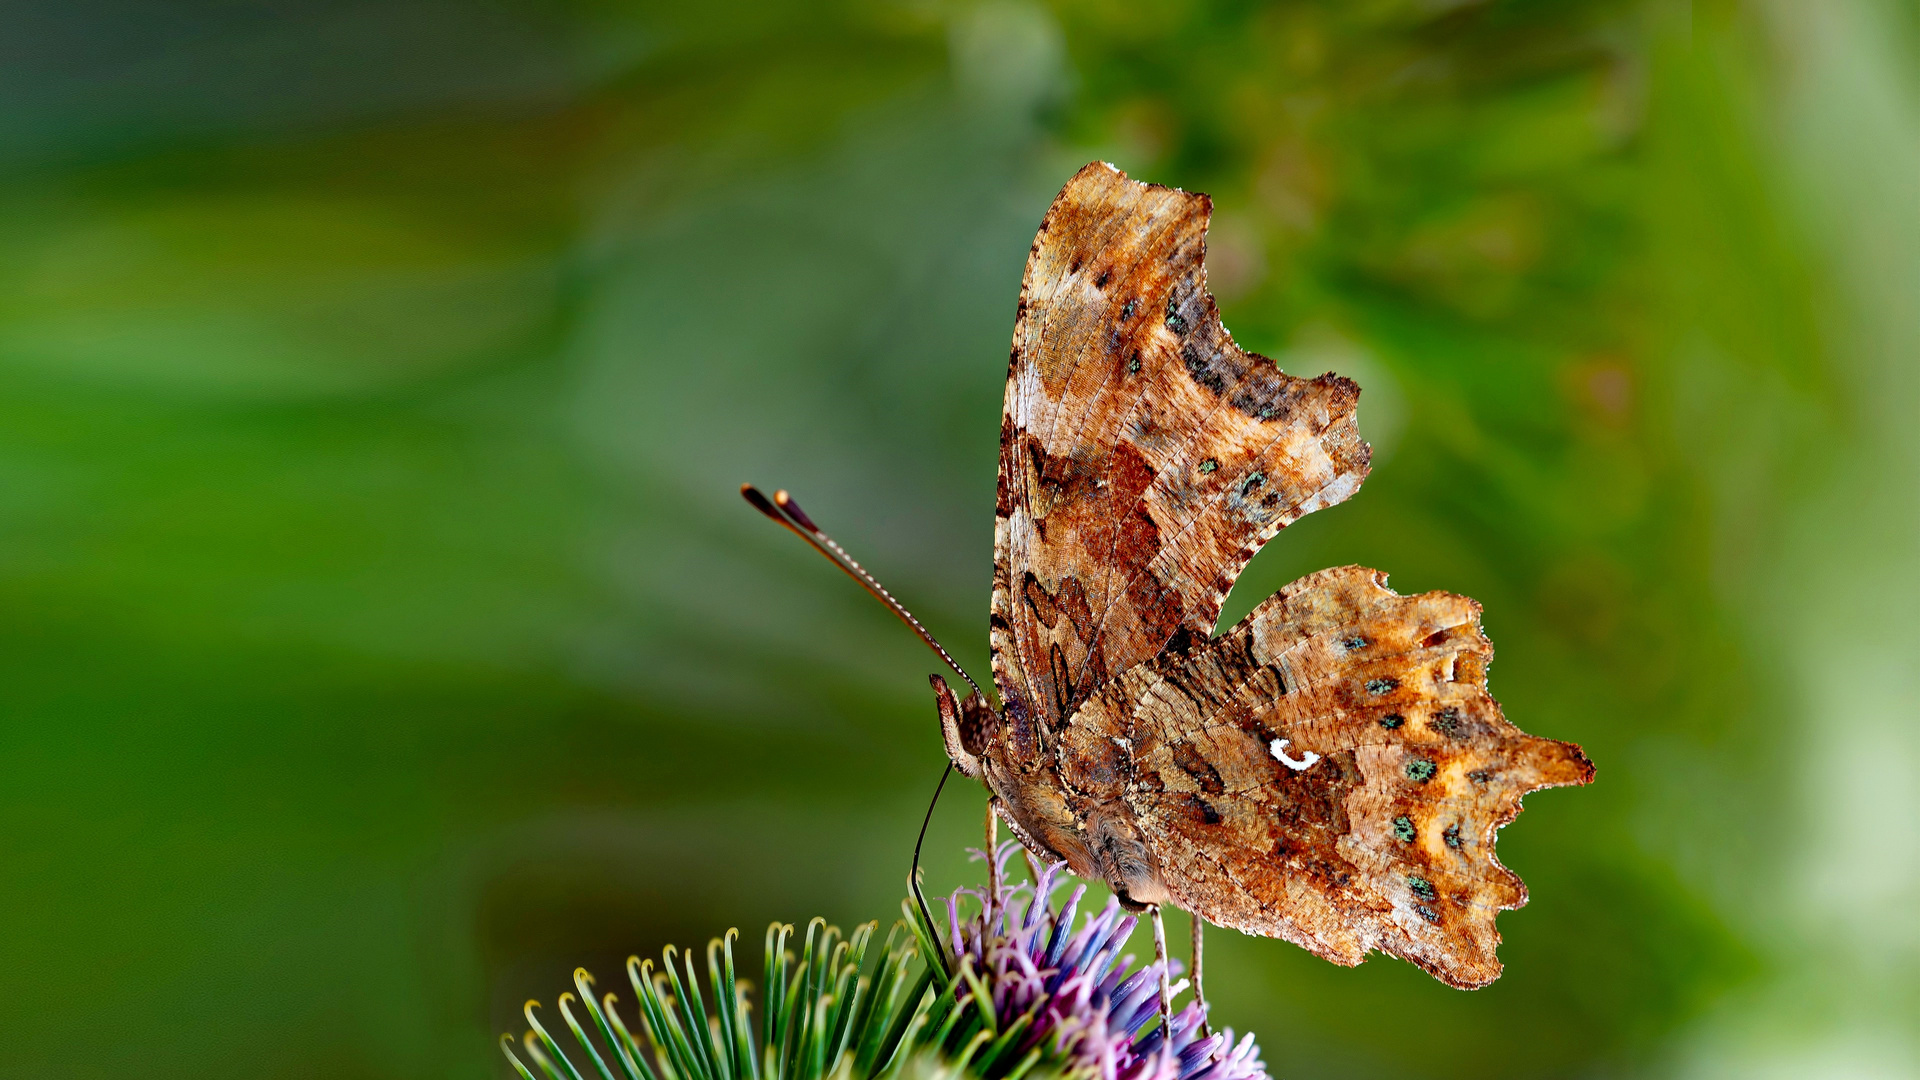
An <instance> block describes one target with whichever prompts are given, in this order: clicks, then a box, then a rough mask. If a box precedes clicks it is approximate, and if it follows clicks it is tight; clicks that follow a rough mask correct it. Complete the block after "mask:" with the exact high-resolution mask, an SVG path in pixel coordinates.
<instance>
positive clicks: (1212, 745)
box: [1127, 567, 1593, 987]
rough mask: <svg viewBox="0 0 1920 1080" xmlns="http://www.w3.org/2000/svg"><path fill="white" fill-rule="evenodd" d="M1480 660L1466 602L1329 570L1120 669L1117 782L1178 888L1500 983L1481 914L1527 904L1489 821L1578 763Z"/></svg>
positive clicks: (1310, 943) (1187, 895)
mask: <svg viewBox="0 0 1920 1080" xmlns="http://www.w3.org/2000/svg"><path fill="white" fill-rule="evenodd" d="M1491 657H1492V647H1491V646H1490V645H1489V644H1488V642H1487V639H1486V638H1485V636H1484V635H1482V634H1481V632H1480V627H1479V606H1478V605H1477V604H1475V603H1474V602H1473V601H1471V600H1468V599H1466V598H1465V597H1460V596H1454V595H1452V594H1448V593H1426V594H1423V595H1420V596H1400V595H1399V594H1397V593H1395V592H1393V591H1392V590H1391V589H1388V588H1387V587H1386V584H1385V575H1383V574H1380V573H1379V572H1378V571H1373V570H1367V569H1364V568H1361V567H1342V568H1339V569H1335V570H1326V571H1322V572H1320V573H1318V574H1313V575H1310V576H1308V577H1305V578H1302V579H1301V580H1299V581H1296V582H1294V583H1293V584H1292V585H1289V586H1288V587H1287V588H1286V589H1284V590H1282V591H1281V592H1280V593H1278V594H1276V595H1275V596H1274V597H1272V598H1271V599H1269V600H1267V601H1266V602H1265V603H1263V604H1261V605H1260V606H1259V607H1258V608H1256V609H1255V610H1254V611H1253V613H1252V614H1250V615H1248V616H1247V618H1246V619H1245V620H1243V621H1242V622H1241V623H1240V624H1239V625H1238V626H1236V627H1235V628H1234V629H1233V630H1232V631H1231V632H1229V633H1227V634H1226V635H1224V636H1223V637H1221V638H1220V639H1219V640H1218V641H1217V642H1213V643H1211V644H1208V645H1204V646H1201V647H1199V648H1196V649H1193V650H1190V651H1189V652H1188V653H1187V654H1186V655H1178V656H1176V655H1173V654H1171V653H1170V654H1169V655H1167V656H1165V657H1163V658H1161V660H1160V661H1159V662H1157V663H1156V664H1155V665H1154V667H1155V669H1156V675H1155V677H1153V678H1151V679H1139V678H1135V679H1129V680H1128V681H1129V682H1131V683H1134V684H1135V687H1136V693H1135V695H1134V702H1133V705H1132V710H1131V719H1130V723H1129V728H1128V731H1127V736H1128V741H1129V742H1130V744H1131V746H1132V750H1133V775H1132V781H1133V782H1132V784H1131V785H1129V788H1130V791H1131V794H1130V795H1129V800H1128V801H1129V803H1130V804H1131V809H1132V810H1133V813H1134V816H1135V819H1136V820H1137V822H1138V825H1139V828H1140V830H1141V832H1142V834H1143V835H1144V837H1145V839H1146V841H1147V843H1148V844H1149V845H1150V846H1151V847H1152V848H1153V849H1154V851H1155V852H1156V855H1157V859H1158V861H1159V864H1160V865H1159V872H1160V874H1161V876H1162V879H1163V880H1164V881H1165V883H1166V886H1167V889H1168V890H1169V892H1170V893H1171V894H1172V897H1173V899H1174V901H1175V902H1176V903H1178V904H1179V905H1180V906H1181V907H1183V908H1186V909H1188V910H1190V911H1194V912H1197V913H1198V914H1200V915H1201V916H1203V917H1205V918H1206V919H1208V920H1209V921H1211V922H1214V923H1217V924H1220V925H1224V926H1232V927H1235V928H1238V929H1240V930H1243V931H1246V932H1249V933H1255V934H1261V935H1264V936H1269V937H1283V938H1286V939H1288V940H1290V941H1293V942H1295V943H1296V944H1299V945H1301V946H1303V947H1305V948H1307V949H1310V950H1312V951H1313V952H1315V953H1318V954H1319V955H1321V956H1323V957H1326V958H1327V959H1329V960H1333V961H1336V962H1339V963H1343V964H1357V963H1359V962H1360V961H1361V959H1362V958H1364V956H1365V955H1366V953H1367V952H1368V951H1370V950H1373V949H1379V950H1382V951H1385V952H1388V953H1391V954H1393V955H1395V956H1400V957H1402V958H1404V959H1407V960H1410V961H1412V962H1414V963H1415V964H1418V965H1419V966H1421V967H1423V968H1425V969H1426V970H1428V971H1430V972H1432V973H1433V974H1434V975H1436V976H1438V977H1439V978H1440V979H1442V980H1444V981H1446V982H1448V983H1450V984H1452V985H1455V986H1462V987H1472V986H1482V985H1485V984H1486V983H1489V982H1491V981H1493V980H1494V979H1495V978H1496V977H1498V975H1499V973H1500V963H1499V960H1498V959H1497V958H1496V957H1495V955H1494V949H1495V947H1496V946H1497V945H1498V944H1499V941H1500V935H1499V932H1498V931H1497V930H1496V928H1495V926H1494V916H1495V915H1496V914H1497V913H1498V912H1499V911H1501V910H1502V909H1506V908H1513V907H1518V906H1520V905H1521V904H1523V903H1525V902H1526V888H1525V886H1524V885H1522V884H1521V882H1520V879H1519V878H1518V877H1517V876H1515V875H1514V874H1513V873H1512V872H1511V871H1509V870H1507V869H1506V868H1505V867H1503V866H1501V865H1500V862H1499V860H1498V859H1497V858H1495V856H1494V849H1493V845H1494V838H1495V834H1496V833H1497V831H1498V830H1499V829H1500V827H1501V826H1502V825H1505V824H1506V823H1507V822H1509V821H1511V820H1512V819H1513V817H1514V815H1516V814H1518V813H1519V811H1520V799H1521V797H1522V796H1523V795H1525V794H1526V793H1527V792H1529V791H1533V790H1536V789H1538V788H1543V787H1555V786H1560V785H1565V784H1583V783H1586V782H1587V781H1588V780H1590V779H1591V778H1592V775H1593V767H1592V765H1591V764H1589V763H1588V761H1587V759H1586V758H1585V757H1584V756H1583V755H1582V754H1581V753H1580V750H1579V748H1578V747H1575V746H1573V745H1571V744H1568V743H1562V742H1556V741H1554V740H1551V739H1543V738H1537V737H1535V736H1531V735H1528V734H1526V733H1524V732H1522V731H1520V730H1519V729H1518V728H1515V727H1514V726H1513V725H1511V724H1509V723H1508V722H1507V721H1506V720H1505V719H1504V718H1503V717H1502V715H1501V712H1500V707H1499V705H1498V703H1496V702H1495V701H1494V699H1493V698H1492V697H1491V696H1490V695H1489V694H1488V693H1487V689H1486V667H1487V663H1488V661H1489V660H1490V659H1491Z"/></svg>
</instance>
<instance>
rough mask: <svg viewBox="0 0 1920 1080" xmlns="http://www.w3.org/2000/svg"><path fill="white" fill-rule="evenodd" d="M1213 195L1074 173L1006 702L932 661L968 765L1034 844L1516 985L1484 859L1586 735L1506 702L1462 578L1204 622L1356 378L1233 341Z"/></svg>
mask: <svg viewBox="0 0 1920 1080" xmlns="http://www.w3.org/2000/svg"><path fill="white" fill-rule="evenodd" d="M1210 210H1211V205H1210V203H1209V201H1208V200H1207V198H1206V196H1204V195H1196V194H1191V193H1188V192H1183V191H1178V190H1175V189H1171V188H1165V187H1158V186H1155V185H1148V184H1141V183H1137V182H1134V181H1131V180H1129V179H1128V178H1127V177H1126V176H1125V174H1123V173H1121V172H1119V170H1117V169H1114V168H1112V167H1111V166H1108V165H1104V164H1100V163H1095V164H1093V165H1089V166H1087V167H1086V168H1085V169H1082V170H1081V171H1080V172H1079V173H1078V174H1076V175H1075V176H1074V178H1073V179H1072V180H1071V181H1069V182H1068V184H1067V185H1066V187H1065V188H1064V189H1062V191H1061V193H1060V195H1059V197H1058V198H1057V199H1056V200H1055V202H1054V204H1053V207H1052V208H1051V209H1050V210H1049V212H1048V214H1047V217H1046V219H1045V221H1044V222H1043V223H1042V225H1041V228H1040V232H1039V235H1038V236H1037V237H1036V239H1035V241H1034V246H1033V249H1032V250H1031V252H1030V253H1029V258H1028V264H1027V271H1026V275H1025V278H1024V280H1023V282H1022V288H1021V298H1020V303H1019V308H1018V314H1017V317H1016V323H1015V331H1014V341H1013V348H1012V353H1011V357H1010V362H1009V374H1008V383H1007V396H1006V408H1005V412H1004V414H1003V419H1002V424H1001V457H1000V475H999V484H998V491H997V499H996V527H995V533H994V568H995V574H994V592H993V607H992V616H991V631H992V644H993V672H994V683H995V687H996V689H997V690H998V693H999V698H1000V703H999V707H998V708H995V707H993V706H990V705H989V704H988V703H987V702H986V701H985V700H984V699H982V698H981V697H980V695H978V694H973V695H970V696H969V697H968V698H966V699H965V700H958V699H956V698H955V697H954V695H953V694H952V693H951V692H950V691H949V690H948V689H947V688H946V685H945V683H944V682H943V681H941V680H939V679H937V678H936V680H935V689H936V694H937V697H938V699H939V705H940V714H941V719H942V728H943V732H944V734H945V737H946V743H947V749H948V752H949V755H950V756H951V757H952V758H953V760H954V762H955V764H956V765H957V766H958V767H959V768H960V769H961V771H962V772H964V773H966V774H967V775H969V776H973V777H975V778H976V779H979V780H981V781H982V782H983V783H985V784H986V786H987V787H988V788H989V789H990V790H991V791H992V792H993V794H994V805H995V809H996V812H997V813H999V814H1000V816H1001V817H1002V818H1003V819H1004V820H1005V821H1006V822H1007V823H1008V824H1009V826H1010V827H1012V828H1013V829H1014V831H1015V833H1016V834H1017V835H1018V836H1019V838H1020V839H1021V841H1022V842H1023V843H1025V844H1026V845H1027V846H1028V847H1029V848H1031V849H1033V850H1035V851H1036V852H1037V853H1042V854H1047V855H1051V856H1053V857H1055V858H1058V859H1062V860H1064V861H1065V862H1066V863H1067V864H1068V866H1069V868H1070V869H1072V870H1073V871H1074V872H1075V873H1076V874H1079V875H1081V876H1083V877H1088V878H1094V879H1099V880H1103V881H1106V882H1107V883H1108V884H1109V885H1110V886H1111V887H1112V888H1113V890H1114V892H1115V894H1116V895H1117V896H1119V897H1120V898H1121V899H1122V901H1123V902H1125V903H1127V904H1129V905H1130V906H1136V907H1138V906H1141V905H1152V904H1161V903H1173V904H1176V905H1178V906H1179V907H1182V908H1184V909H1186V910H1188V911H1191V912H1193V913H1195V914H1196V915H1199V916H1201V917H1203V918H1205V919H1206V920H1208V921H1210V922H1213V923H1216V924H1220V925H1225V926H1232V927H1236V928H1238V929H1241V930H1244V931H1246V932H1249V933H1255V934H1261V935H1264V936H1272V937H1282V938H1285V939H1288V940H1291V941H1294V942H1295V943H1297V944H1300V945H1302V946H1303V947H1306V948H1308V949H1311V950H1312V951H1314V952H1316V953H1318V954H1319V955H1321V956H1324V957H1327V958H1328V959H1331V960H1334V961H1336V962H1340V963H1344V964H1356V963H1359V962H1360V960H1361V959H1363V958H1364V956H1365V955H1366V953H1367V952H1368V951H1370V950H1373V949H1379V950H1383V951H1386V952H1389V953H1392V954H1394V955H1397V956H1401V957H1404V958H1406V959H1408V960H1411V961H1413V962H1414V963H1417V964H1419V965H1420V966H1422V967H1423V968H1425V969H1427V970H1428V971H1430V972H1432V973H1434V974H1435V975H1436V976H1438V977H1439V978H1441V979H1442V980H1444V981H1446V982H1449V983H1451V984H1453V985H1457V986H1478V985H1484V984H1485V983H1487V982H1490V981H1492V979H1493V978H1495V977H1497V975H1498V974H1499V970H1500V968H1499V962H1498V960H1497V959H1496V958H1495V956H1494V948H1495V946H1497V945H1498V943H1499V935H1498V932H1497V931H1496V930H1495V929H1494V923H1493V917H1494V914H1495V913H1497V912H1498V911H1499V910H1501V909H1504V908H1512V907H1517V906H1519V905H1520V904H1521V903H1524V902H1525V898H1526V893H1525V888H1524V886H1522V885H1521V883H1520V881H1519V879H1518V878H1517V877H1516V876H1515V875H1513V874H1512V873H1511V872H1509V871H1507V870H1506V869H1505V868H1504V867H1502V866H1500V864H1499V862H1498V861H1497V860H1496V859H1495V858H1494V856H1493V840H1494V834H1495V832H1497V830H1498V829H1499V827H1500V826H1501V825H1504V824H1505V823H1506V822H1507V821H1509V820H1511V819H1512V817H1513V816H1514V815H1515V814H1517V813H1518V812H1519V806H1520V798H1521V796H1522V795H1524V794H1525V793H1526V792H1527V791H1530V790H1534V789H1536V788H1540V787H1547V786H1555V785H1559V784H1578V783H1585V782H1586V781H1587V780H1589V779H1591V776H1592V766H1591V765H1590V764H1589V763H1588V762H1587V760H1586V758H1585V757H1584V756H1583V755H1581V753H1580V751H1579V749H1578V748H1577V747H1574V746H1572V745H1571V744H1567V743H1561V742H1556V741H1553V740H1549V739H1541V738H1536V737H1534V736H1529V735H1526V734H1525V733H1523V732H1520V731H1519V730H1518V729H1517V728H1514V727H1513V726H1512V725H1511V724H1509V723H1507V722H1506V720H1505V719H1504V718H1503V717H1502V716H1501V713H1500V709H1499V706H1498V704H1497V703H1495V702H1494V700H1493V698H1492V697H1491V696H1489V695H1488V693H1487V691H1486V685H1485V671H1486V665H1487V663H1488V661H1489V660H1490V659H1491V655H1492V648H1491V646H1490V645H1489V644H1488V643H1487V640H1486V638H1485V637H1484V636H1483V635H1482V634H1481V632H1480V628H1479V610H1480V609H1479V606H1478V605H1477V604H1475V603H1474V602H1473V601H1471V600H1468V599H1466V598H1464V597H1458V596H1453V595H1451V594H1447V593H1428V594H1425V595H1422V596H1413V597H1402V596H1400V595H1398V594H1397V593H1394V592H1393V591H1392V590H1390V589H1388V588H1387V587H1386V584H1385V575H1383V574H1380V573H1379V572H1377V571H1373V570H1367V569H1365V568H1361V567H1344V568H1339V569H1335V570H1328V571H1322V572H1321V573H1319V574H1314V575H1309V576H1308V577H1306V578H1303V579H1301V580H1300V581H1297V582H1295V583H1293V584H1292V585H1290V586H1288V587H1287V588H1285V589H1283V590H1281V592H1279V593H1277V594H1276V595H1275V596H1273V597H1272V598H1270V599H1268V600H1267V601H1266V602H1264V603H1262V604H1261V605H1259V607H1257V608H1256V609H1255V610H1254V611H1253V612H1252V613H1251V614H1249V615H1248V616H1247V617H1246V618H1245V619H1243V620H1242V621H1241V622H1240V623H1239V624H1237V625H1236V626H1235V627H1233V628H1232V629H1231V630H1229V631H1228V632H1226V633H1225V634H1222V635H1220V636H1219V637H1217V638H1216V637H1214V635H1213V629H1214V624H1215V622H1216V620H1217V619H1218V617H1219V614H1220V607H1221V604H1222V602H1223V601H1224V600H1225V597H1226V594H1227V591H1228V590H1229V589H1230V588H1231V587H1232V584H1233V581H1234V579H1235V578H1236V577H1238V575H1239V573H1240V572H1241V570H1242V569H1244V567H1245V566H1246V563H1247V561H1248V560H1249V559H1251V558H1252V556H1253V554H1254V553H1255V552H1256V551H1258V550H1259V548H1260V546H1261V545H1263V544H1264V543H1265V542H1266V541H1267V540H1268V539H1270V538H1271V537H1272V536H1273V535H1274V534H1275V533H1276V532H1278V531H1279V529H1281V528H1282V527H1284V526H1285V525H1287V524H1289V523H1291V522H1292V521H1294V520H1297V519H1298V518H1299V517H1301V516H1302V515H1304V514H1307V513H1310V512H1312V511H1313V510H1316V509H1320V508H1322V507H1326V506H1330V505H1333V504H1335V503H1338V502H1340V501H1342V500H1344V499H1346V498H1347V497H1348V496H1350V495H1352V494H1353V492H1354V491H1356V490H1357V489H1358V487H1359V485H1360V482H1361V481H1362V480H1363V479H1364V478H1365V476H1366V473H1367V468H1368V456H1369V450H1368V447H1367V445H1366V443H1365V442H1364V441H1362V440H1361V439H1360V437H1359V433H1358V429H1357V427H1356V425H1355V422H1354V412H1355V408H1356V405H1357V402H1358V399H1359V388H1358V387H1357V386H1355V385H1354V384H1353V383H1352V382H1350V381H1349V380H1347V379H1344V378H1341V377H1339V376H1337V375H1322V376H1319V377H1318V378H1313V379H1302V378H1296V377H1294V376H1291V375H1288V374H1286V373H1284V372H1281V371H1280V370H1279V368H1277V367H1276V366H1275V365H1274V364H1273V363H1272V362H1271V361H1269V360H1267V359H1266V358H1264V357H1260V356H1257V355H1254V354H1250V353H1247V352H1245V351H1243V350H1241V349H1240V348H1239V347H1238V346H1237V345H1236V344H1235V343H1234V342H1233V340H1232V337H1231V335H1229V334H1228V333H1227V332H1226V330H1225V328H1224V327H1223V326H1222V325H1221V322H1220V318H1219V314H1218V312H1217V310H1216V309H1215V307H1214V304H1213V300H1212V298H1211V296H1209V295H1208V293H1207V290H1206V279H1205V266H1204V256H1205V237H1206V226H1207V219H1208V216H1209V213H1210Z"/></svg>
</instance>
